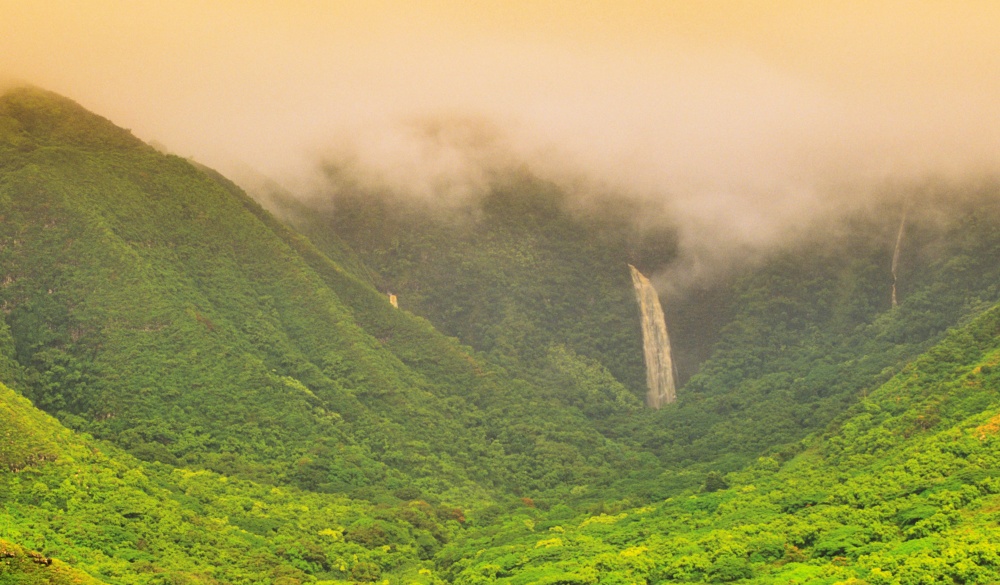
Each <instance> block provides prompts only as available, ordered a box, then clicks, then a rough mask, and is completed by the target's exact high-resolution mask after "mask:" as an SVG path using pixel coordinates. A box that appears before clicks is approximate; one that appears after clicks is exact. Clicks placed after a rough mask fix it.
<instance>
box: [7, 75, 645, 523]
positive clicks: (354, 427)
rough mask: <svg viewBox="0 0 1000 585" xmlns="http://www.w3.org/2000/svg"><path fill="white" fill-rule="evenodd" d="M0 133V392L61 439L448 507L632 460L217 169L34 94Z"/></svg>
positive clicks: (601, 474)
mask: <svg viewBox="0 0 1000 585" xmlns="http://www.w3.org/2000/svg"><path fill="white" fill-rule="evenodd" d="M0 129H2V140H0V149H2V153H0V154H2V160H3V164H2V167H0V215H3V217H4V222H3V231H2V233H0V271H2V272H3V282H4V284H3V286H2V288H0V305H2V307H3V314H4V320H5V322H6V323H7V325H8V326H9V329H10V332H11V336H12V338H13V344H14V356H15V360H16V362H17V364H18V365H19V367H20V368H21V369H22V370H23V372H22V377H21V378H19V379H17V380H11V383H12V384H14V385H15V386H16V387H17V389H18V390H20V391H21V392H22V393H23V394H24V395H26V396H28V397H29V398H31V399H32V400H33V401H34V403H35V404H36V405H37V406H39V407H40V408H42V409H44V410H46V411H48V412H50V413H53V414H55V415H56V416H57V417H58V418H59V419H60V420H61V421H63V422H64V423H65V424H67V425H69V426H70V427H72V428H74V429H77V430H81V431H86V432H88V433H91V434H93V435H95V436H97V437H100V438H104V439H108V440H110V441H112V442H114V443H115V444H117V445H119V446H121V447H123V448H125V449H127V450H128V451H129V452H131V453H132V454H134V455H136V456H137V457H139V458H141V459H144V460H150V461H154V460H155V461H160V462H163V463H168V464H171V465H184V466H196V467H203V468H207V469H213V470H215V471H218V472H222V473H226V474H229V475H238V476H241V477H246V478H252V479H256V480H260V481H266V482H277V483H289V484H293V485H297V486H300V487H303V488H306V489H311V490H318V491H330V492H351V493H355V494H356V495H358V496H361V497H369V498H373V499H378V498H383V497H388V498H390V499H394V498H393V496H392V495H391V494H392V493H394V492H395V491H397V490H400V489H402V488H404V487H409V488H415V489H417V490H418V492H421V491H423V492H427V494H428V495H434V494H436V495H440V496H444V495H445V494H448V495H447V496H446V497H447V499H448V500H449V501H452V502H455V503H462V504H464V505H469V504H473V503H475V502H483V501H488V500H490V499H492V498H493V497H497V496H502V495H504V494H511V493H520V492H538V491H541V490H547V489H553V488H556V487H558V486H563V485H565V484H566V483H570V484H574V483H591V482H601V481H606V480H607V478H610V477H615V476H618V475H620V473H618V472H616V471H614V470H616V469H617V470H620V471H622V470H626V469H631V468H635V461H637V460H639V459H637V457H638V451H636V450H634V449H632V448H630V447H627V446H624V445H619V444H615V443H613V442H612V441H611V440H609V439H607V438H605V437H604V436H602V435H601V434H600V433H599V432H597V431H596V430H595V428H594V425H593V424H592V423H590V422H589V421H588V419H587V418H586V417H585V416H584V415H582V414H581V413H580V412H579V410H578V409H575V408H567V407H564V406H563V404H562V403H561V402H560V401H559V400H557V399H555V398H553V397H550V396H548V395H547V394H546V393H545V392H543V391H542V390H541V389H540V388H538V387H537V386H536V385H534V384H532V383H529V382H525V381H522V380H518V379H516V378H515V377H513V376H510V375H507V374H506V373H505V372H504V371H503V370H502V369H501V368H499V367H497V366H495V365H492V364H490V363H489V362H488V361H485V360H483V359H481V358H480V357H479V356H477V355H475V354H474V353H473V352H472V351H471V350H469V349H467V348H464V347H462V346H460V345H459V344H458V343H456V342H455V341H454V340H451V339H448V338H446V337H445V336H443V335H441V334H439V333H438V332H436V331H435V330H434V329H433V328H432V327H431V326H430V325H429V324H428V323H427V322H426V321H424V320H422V319H419V318H416V317H414V316H413V315H412V314H410V313H408V312H406V311H399V310H396V309H394V308H392V306H391V305H390V304H389V303H388V302H387V299H386V297H385V296H384V295H382V294H380V293H379V292H377V291H376V290H375V289H374V288H373V287H371V286H370V285H368V284H366V282H365V281H364V280H363V279H362V278H358V277H357V276H356V275H355V274H353V273H351V272H348V271H347V270H345V269H344V268H343V267H342V266H341V265H340V264H338V263H336V262H334V261H333V260H331V259H330V258H328V257H326V256H324V255H323V254H322V253H320V252H319V251H317V250H316V249H315V248H313V247H312V246H311V244H309V243H308V242H307V241H306V240H304V239H303V238H302V237H301V236H297V235H295V234H294V233H292V232H290V231H288V230H287V229H286V228H284V227H282V226H281V225H280V224H279V223H278V222H276V221H275V220H274V219H273V218H271V217H270V216H269V215H268V214H267V213H266V212H265V211H263V210H262V209H261V208H260V207H259V206H257V205H256V204H255V203H253V202H252V201H251V200H250V199H249V198H247V197H246V195H244V194H243V193H242V192H241V191H239V190H238V189H236V188H235V186H233V185H232V184H231V183H229V182H228V181H225V180H224V179H221V178H220V177H219V176H218V175H217V174H215V173H213V172H210V171H206V170H204V169H202V168H199V167H197V166H195V165H193V164H191V163H189V162H188V161H185V160H182V159H180V158H177V157H173V156H166V155H163V154H160V153H159V152H157V151H155V150H154V149H153V148H151V147H148V146H146V145H144V144H142V143H141V142H139V141H138V140H136V139H135V138H133V137H132V136H131V135H130V134H128V132H127V131H125V130H121V129H119V128H116V127H114V126H113V125H112V124H110V123H109V122H107V121H106V120H103V119H101V118H99V117H98V116H95V115H93V114H90V113H88V112H86V111H84V110H83V109H82V108H80V107H79V106H77V105H76V104H73V103H72V102H69V101H68V100H65V99H63V98H60V97H57V96H54V95H52V94H48V93H45V92H42V91H39V90H32V89H22V90H15V91H12V92H9V93H7V94H6V95H4V96H3V97H2V98H0ZM566 360H569V361H570V362H573V360H572V357H567V358H566ZM573 363H575V362H573ZM573 367H576V366H573ZM595 400H596V401H597V402H598V406H599V405H600V403H601V401H604V402H608V403H609V404H612V405H614V404H616V402H614V400H615V397H614V396H610V397H604V396H603V395H598V396H595ZM542 413H545V414H544V416H542ZM602 478H605V479H602Z"/></svg>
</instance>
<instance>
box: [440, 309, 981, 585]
mask: <svg viewBox="0 0 1000 585" xmlns="http://www.w3.org/2000/svg"><path fill="white" fill-rule="evenodd" d="M998 365H1000V309H998V308H994V309H992V310H990V311H988V312H987V313H985V314H984V315H982V316H980V317H978V318H977V319H975V320H973V321H972V322H971V323H969V324H967V325H965V326H963V327H962V328H960V329H957V330H954V331H952V332H950V333H949V334H948V335H947V336H946V337H945V338H944V339H943V340H942V341H941V342H940V343H938V344H936V345H935V346H934V347H933V348H932V349H931V350H930V351H928V352H927V353H925V354H923V355H922V356H920V357H919V358H918V359H916V360H914V361H913V362H911V363H910V364H908V365H907V366H906V367H905V368H903V370H902V371H900V372H899V373H898V374H897V375H896V376H894V377H893V378H892V379H890V380H889V381H887V382H886V383H885V384H883V385H882V386H880V387H879V388H877V389H876V390H874V391H873V392H872V393H871V394H869V395H868V396H866V397H865V398H864V400H862V401H861V402H859V403H858V404H856V405H855V406H853V407H852V408H851V409H850V410H849V411H848V412H847V413H845V414H844V415H843V416H842V417H841V418H840V420H839V421H838V422H837V423H835V424H833V425H832V426H831V427H829V429H828V430H827V432H826V433H825V436H822V437H814V438H812V439H810V440H806V441H804V442H803V444H802V446H801V447H802V452H801V453H800V454H798V455H796V456H795V457H793V458H791V459H789V460H787V461H781V460H779V459H775V458H773V457H761V458H759V459H758V460H757V461H756V462H755V463H754V465H752V466H750V467H749V468H747V469H745V470H742V471H739V472H734V473H730V474H728V475H726V476H724V477H723V476H721V475H716V476H710V477H708V478H707V479H706V482H705V484H704V486H703V489H702V491H701V493H697V494H690V495H684V496H678V497H673V498H669V499H667V500H666V501H665V502H661V503H656V504H654V505H650V506H645V507H641V508H630V509H621V508H617V509H610V510H606V511H604V512H603V513H600V514H592V515H575V514H573V512H572V511H570V510H569V509H562V510H558V511H557V510H555V509H553V510H552V511H551V512H550V513H548V514H531V513H529V512H522V513H521V514H518V515H515V516H513V517H510V518H508V519H507V521H506V523H505V524H504V526H503V527H502V528H500V529H497V530H494V531H491V532H488V533H472V534H469V535H468V536H466V537H465V538H463V539H462V540H460V541H459V542H457V543H453V544H451V545H449V546H448V547H446V549H445V550H444V551H442V553H441V555H440V558H441V560H442V562H443V563H444V564H446V565H450V566H449V573H450V575H449V580H452V581H453V582H454V583H461V584H467V583H481V582H484V581H491V582H500V583H581V584H582V583H595V582H599V583H610V582H670V583H675V582H676V583H696V582H697V583H701V582H710V583H725V582H740V583H830V584H832V583H857V584H860V583H871V584H890V583H893V584H899V583H993V582H996V581H997V580H998V579H1000V544H998V543H1000V528H998V526H997V519H998V515H997V503H998V501H1000V495H998V494H1000V450H998V447H1000V436H998V432H1000V394H998V392H997V390H998V388H1000V369H998V368H997V366H998ZM476 551H480V552H476Z"/></svg>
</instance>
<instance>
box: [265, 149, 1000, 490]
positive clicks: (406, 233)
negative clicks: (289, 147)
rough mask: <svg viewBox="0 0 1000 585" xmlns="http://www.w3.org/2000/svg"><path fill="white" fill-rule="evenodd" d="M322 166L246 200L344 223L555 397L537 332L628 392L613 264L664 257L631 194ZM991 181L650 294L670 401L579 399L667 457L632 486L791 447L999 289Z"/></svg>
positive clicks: (310, 220) (648, 264)
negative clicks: (461, 202) (460, 196)
mask: <svg viewBox="0 0 1000 585" xmlns="http://www.w3.org/2000/svg"><path fill="white" fill-rule="evenodd" d="M330 177H331V189H330V194H329V195H322V196H316V197H314V198H312V199H305V200H296V199H294V198H292V197H290V196H289V195H287V194H285V195H282V194H281V193H266V194H263V195H261V197H262V199H264V200H267V201H269V204H270V205H272V206H273V207H274V208H275V209H276V210H278V212H279V213H281V214H283V215H284V216H285V217H287V218H289V221H291V222H292V223H293V224H294V225H296V226H297V227H298V228H300V229H302V230H303V231H304V233H306V234H308V235H309V236H310V237H311V238H312V239H313V240H314V241H315V242H317V243H318V245H320V246H324V245H325V242H326V241H327V240H326V239H330V238H332V240H331V242H332V243H331V244H330V245H329V247H330V249H331V250H334V251H335V250H336V249H337V248H338V246H340V245H341V244H340V243H339V242H340V239H341V238H342V239H343V240H344V241H346V242H347V243H349V244H350V245H351V246H352V248H353V249H354V250H356V251H357V253H358V254H359V255H360V256H361V258H362V259H363V260H364V262H365V263H366V264H368V265H369V266H371V267H372V268H373V269H374V270H375V272H376V273H377V275H378V276H377V277H376V281H377V282H378V283H379V286H381V287H382V288H383V289H384V290H391V291H392V292H394V293H397V294H398V295H399V298H400V302H401V303H402V305H403V306H407V307H411V308H412V310H413V311H415V312H417V313H419V314H421V315H424V316H426V317H427V318H428V319H429V320H430V321H431V322H432V323H434V324H435V325H436V326H438V327H440V328H441V329H442V330H444V331H448V332H449V333H452V334H454V335H457V336H458V337H459V338H460V339H461V340H462V341H463V342H466V343H469V344H471V345H473V346H474V347H476V348H477V349H480V350H482V351H485V352H489V353H490V354H491V355H493V356H498V359H501V360H503V361H504V363H505V364H506V365H507V367H509V368H510V369H512V370H515V371H519V372H525V375H526V376H528V377H530V378H532V379H534V380H539V381H540V384H541V385H542V386H544V387H546V388H549V389H550V392H552V394H553V395H554V396H559V397H560V398H562V399H563V400H564V401H566V402H567V403H568V404H573V401H574V400H580V396H581V394H580V393H579V392H578V391H577V392H576V393H574V391H569V392H564V391H561V390H557V389H559V388H561V387H562V384H563V380H564V379H565V377H564V376H562V375H561V372H560V370H559V368H558V367H557V366H555V365H554V364H553V363H551V361H550V360H549V356H550V355H551V352H552V350H551V349H550V348H555V350H556V351H558V350H559V348H567V349H569V350H570V351H571V352H573V353H574V354H576V355H577V356H583V357H584V358H585V359H590V360H594V361H596V363H597V364H599V366H601V367H604V368H606V369H607V370H608V371H609V372H610V373H611V374H612V375H613V376H615V377H616V378H617V380H618V381H619V382H621V383H622V384H623V385H624V386H625V387H626V388H627V389H628V390H629V391H631V392H632V393H633V394H635V395H641V393H642V392H643V391H644V389H643V385H644V378H643V374H642V363H641V351H640V349H641V348H640V343H641V339H640V335H639V332H638V323H639V316H638V310H637V307H636V305H635V302H634V299H633V296H632V291H631V282H630V280H629V277H628V272H627V267H626V262H628V263H633V264H637V265H638V266H639V267H640V268H641V269H642V270H644V271H646V272H647V273H651V274H652V273H656V272H657V271H660V270H663V269H666V268H669V267H671V265H672V263H673V262H676V261H677V258H676V244H675V243H674V239H673V238H674V237H673V236H672V235H671V234H672V231H671V229H670V228H669V227H664V228H659V229H656V230H652V229H639V228H637V227H635V226H636V225H641V224H642V223H643V222H642V221H639V222H637V221H636V219H635V218H636V217H640V218H641V217H642V216H643V210H642V209H639V208H638V204H636V203H634V202H630V201H628V200H626V199H621V198H619V199H616V198H614V197H610V196H609V197H607V198H605V199H604V200H602V201H599V202H590V203H588V204H586V205H584V204H581V203H580V202H577V201H575V200H574V199H573V198H572V197H571V196H570V195H568V194H567V193H565V192H563V191H560V190H558V189H557V188H555V187H554V186H551V185H547V184H545V183H542V182H540V181H538V180H533V179H531V178H530V177H524V176H521V175H518V174H517V173H514V174H512V175H511V176H509V177H506V178H503V177H501V178H498V179H496V181H495V184H494V185H493V187H492V189H491V190H490V191H489V192H487V193H485V194H483V195H482V196H481V197H479V198H478V199H477V198H473V199H471V200H470V201H469V202H468V203H467V204H466V205H465V206H464V207H462V206H460V207H459V208H458V209H457V210H455V209H448V208H444V207H443V206H441V205H433V204H428V203H426V202H424V201H422V200H414V199H413V198H407V197H405V196H399V195H395V194H392V193H382V192H377V191H372V190H366V189H363V188H360V187H358V186H356V185H352V184H351V183H349V182H346V183H345V182H343V181H340V178H341V175H340V174H338V173H337V172H336V169H332V170H331V173H330ZM997 191H998V189H997V187H996V185H995V184H989V183H985V184H981V185H975V184H971V185H958V186H955V185H930V186H919V187H907V188H899V189H898V192H895V193H890V194H888V195H886V196H885V197H884V198H883V199H882V200H881V201H880V202H878V203H873V204H872V205H871V206H870V208H866V209H864V210H863V211H860V212H856V213H853V214H846V216H845V217H843V218H841V219H839V220H837V221H836V222H825V223H823V224H815V225H803V226H800V229H801V230H802V234H803V235H802V237H801V239H800V240H798V241H797V242H796V244H795V246H794V247H792V246H789V247H788V248H786V249H781V250H775V251H772V252H770V253H769V254H768V255H766V256H765V257H763V258H760V259H758V260H756V261H753V262H747V263H745V265H744V266H742V267H739V266H738V267H737V268H735V269H734V270H731V271H729V272H728V273H724V274H721V275H720V276H719V277H718V278H717V279H716V280H715V281H713V282H706V283H704V284H701V285H699V286H697V287H695V288H692V289H690V290H686V291H684V293H683V294H680V295H672V296H666V297H664V299H663V301H664V302H663V304H664V306H665V311H666V313H667V321H668V326H669V328H670V331H671V338H672V344H673V347H674V349H675V354H676V357H677V360H676V361H677V363H678V365H679V374H680V379H681V381H682V382H683V383H684V385H683V386H682V388H681V389H680V390H679V392H678V402H677V404H675V405H673V406H671V407H668V408H665V409H663V410H662V411H660V412H658V413H650V412H637V411H635V410H628V409H626V410H617V411H616V410H614V409H606V410H591V411H589V412H588V414H589V415H590V416H591V418H592V419H593V420H595V424H596V425H597V426H598V427H599V428H601V429H602V431H603V432H604V433H605V434H606V435H607V436H612V437H615V438H619V439H621V440H626V439H625V438H627V440H630V441H634V442H635V443H636V444H638V445H640V446H641V447H642V448H644V449H648V450H650V451H652V452H653V453H656V454H657V455H658V457H659V458H660V460H661V462H662V463H663V464H665V465H666V466H668V467H670V468H672V469H674V470H675V471H677V472H679V475H677V476H676V477H673V478H669V477H660V476H657V477H649V478H647V480H648V481H645V482H644V483H645V485H644V486H641V487H640V486H638V485H637V484H636V482H631V484H630V488H629V489H630V490H631V491H633V492H636V493H640V494H643V495H644V496H643V497H659V496H666V495H668V494H669V493H670V492H671V490H673V489H676V488H677V487H679V486H680V485H684V484H685V482H686V481H688V480H681V478H680V475H682V473H680V472H686V471H690V470H691V469H692V467H691V466H692V465H694V466H696V467H697V468H699V469H701V470H702V471H706V470H710V469H713V468H714V469H720V470H725V471H730V470H734V469H738V468H739V467H741V466H742V465H745V464H747V463H749V462H751V461H753V460H754V459H755V458H756V457H757V456H758V455H759V454H761V453H763V452H766V451H768V450H775V451H781V450H782V449H786V448H785V447H782V446H783V445H787V446H789V447H787V449H791V451H794V444H795V443H796V442H797V441H799V440H800V439H802V438H803V437H805V436H806V435H808V434H809V433H810V432H814V431H816V430H818V429H821V428H823V427H824V426H825V425H826V424H828V423H829V422H830V421H831V420H833V419H834V418H835V417H836V416H838V415H839V414H840V413H841V412H843V411H844V410H845V409H846V408H848V407H849V406H850V405H851V404H853V403H854V402H855V401H856V400H857V399H858V397H859V396H861V395H863V394H864V393H866V392H869V391H871V390H872V389H874V388H875V387H877V386H878V385H879V384H881V383H882V382H884V381H885V380H887V379H888V378H889V377H890V376H891V375H892V374H893V373H894V372H896V371H898V369H899V368H900V367H902V366H903V365H904V364H905V363H907V361H908V360H910V359H912V358H913V357H915V356H916V355H918V354H919V353H920V352H922V351H924V350H926V349H927V348H928V347H930V345H932V344H933V343H934V342H935V341H937V340H939V339H940V336H941V335H942V334H943V332H944V331H945V330H946V329H947V328H948V327H950V326H954V325H956V324H958V323H960V322H962V320H963V319H968V318H970V317H972V316H974V315H976V314H977V313H978V312H979V311H981V310H983V308H984V307H988V306H990V305H992V303H994V302H996V301H997V300H1000V294H998V288H997V286H996V284H995V283H996V282H997V281H998V279H1000V229H997V228H998V226H1000V199H998V198H997V197H996V193H997ZM588 206H589V207H588ZM904 209H907V211H906V218H907V220H906V229H905V232H904V238H903V240H902V243H903V245H902V247H901V250H900V263H899V267H898V268H899V270H898V275H899V280H898V291H897V292H898V295H897V296H898V299H899V301H900V304H899V306H898V307H896V308H893V306H892V304H891V290H892V284H893V280H892V270H891V266H892V259H893V255H894V246H895V243H896V240H897V233H898V229H899V225H900V219H901V217H902V216H903V213H904ZM654 211H655V210H645V213H653V212H654ZM805 234H808V235H805ZM325 238H326V239H325ZM692 477H693V476H692ZM675 481H679V482H680V483H679V484H676V485H675V484H674V483H673V482H675ZM619 487H620V489H625V486H619Z"/></svg>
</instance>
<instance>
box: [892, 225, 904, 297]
mask: <svg viewBox="0 0 1000 585" xmlns="http://www.w3.org/2000/svg"><path fill="white" fill-rule="evenodd" d="M906 211H907V208H905V207H904V208H903V218H902V219H901V220H899V232H898V233H896V249H895V250H894V251H893V253H892V306H893V308H895V307H896V305H898V303H897V302H896V281H897V280H898V278H897V275H896V269H897V268H898V267H899V251H900V250H901V249H902V248H903V228H904V227H906Z"/></svg>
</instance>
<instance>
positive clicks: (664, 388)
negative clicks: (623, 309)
mask: <svg viewBox="0 0 1000 585" xmlns="http://www.w3.org/2000/svg"><path fill="white" fill-rule="evenodd" d="M628 267H629V269H630V270H631V271H632V285H633V286H634V287H635V298H636V301H637V302H638V303H639V311H640V312H641V314H642V347H643V352H644V354H645V358H646V387H647V391H646V406H648V407H650V408H655V409H659V408H660V407H662V406H663V405H664V404H670V403H671V402H673V401H674V400H676V399H677V392H676V388H675V385H674V365H673V360H672V359H671V357H670V336H669V335H667V322H666V321H665V320H664V318H663V308H662V307H661V306H660V298H659V296H658V295H657V294H656V289H655V288H653V285H652V284H651V283H650V282H649V279H648V278H646V277H645V276H643V275H642V273H641V272H639V271H638V270H636V268H635V266H632V265H631V264H629V265H628Z"/></svg>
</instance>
